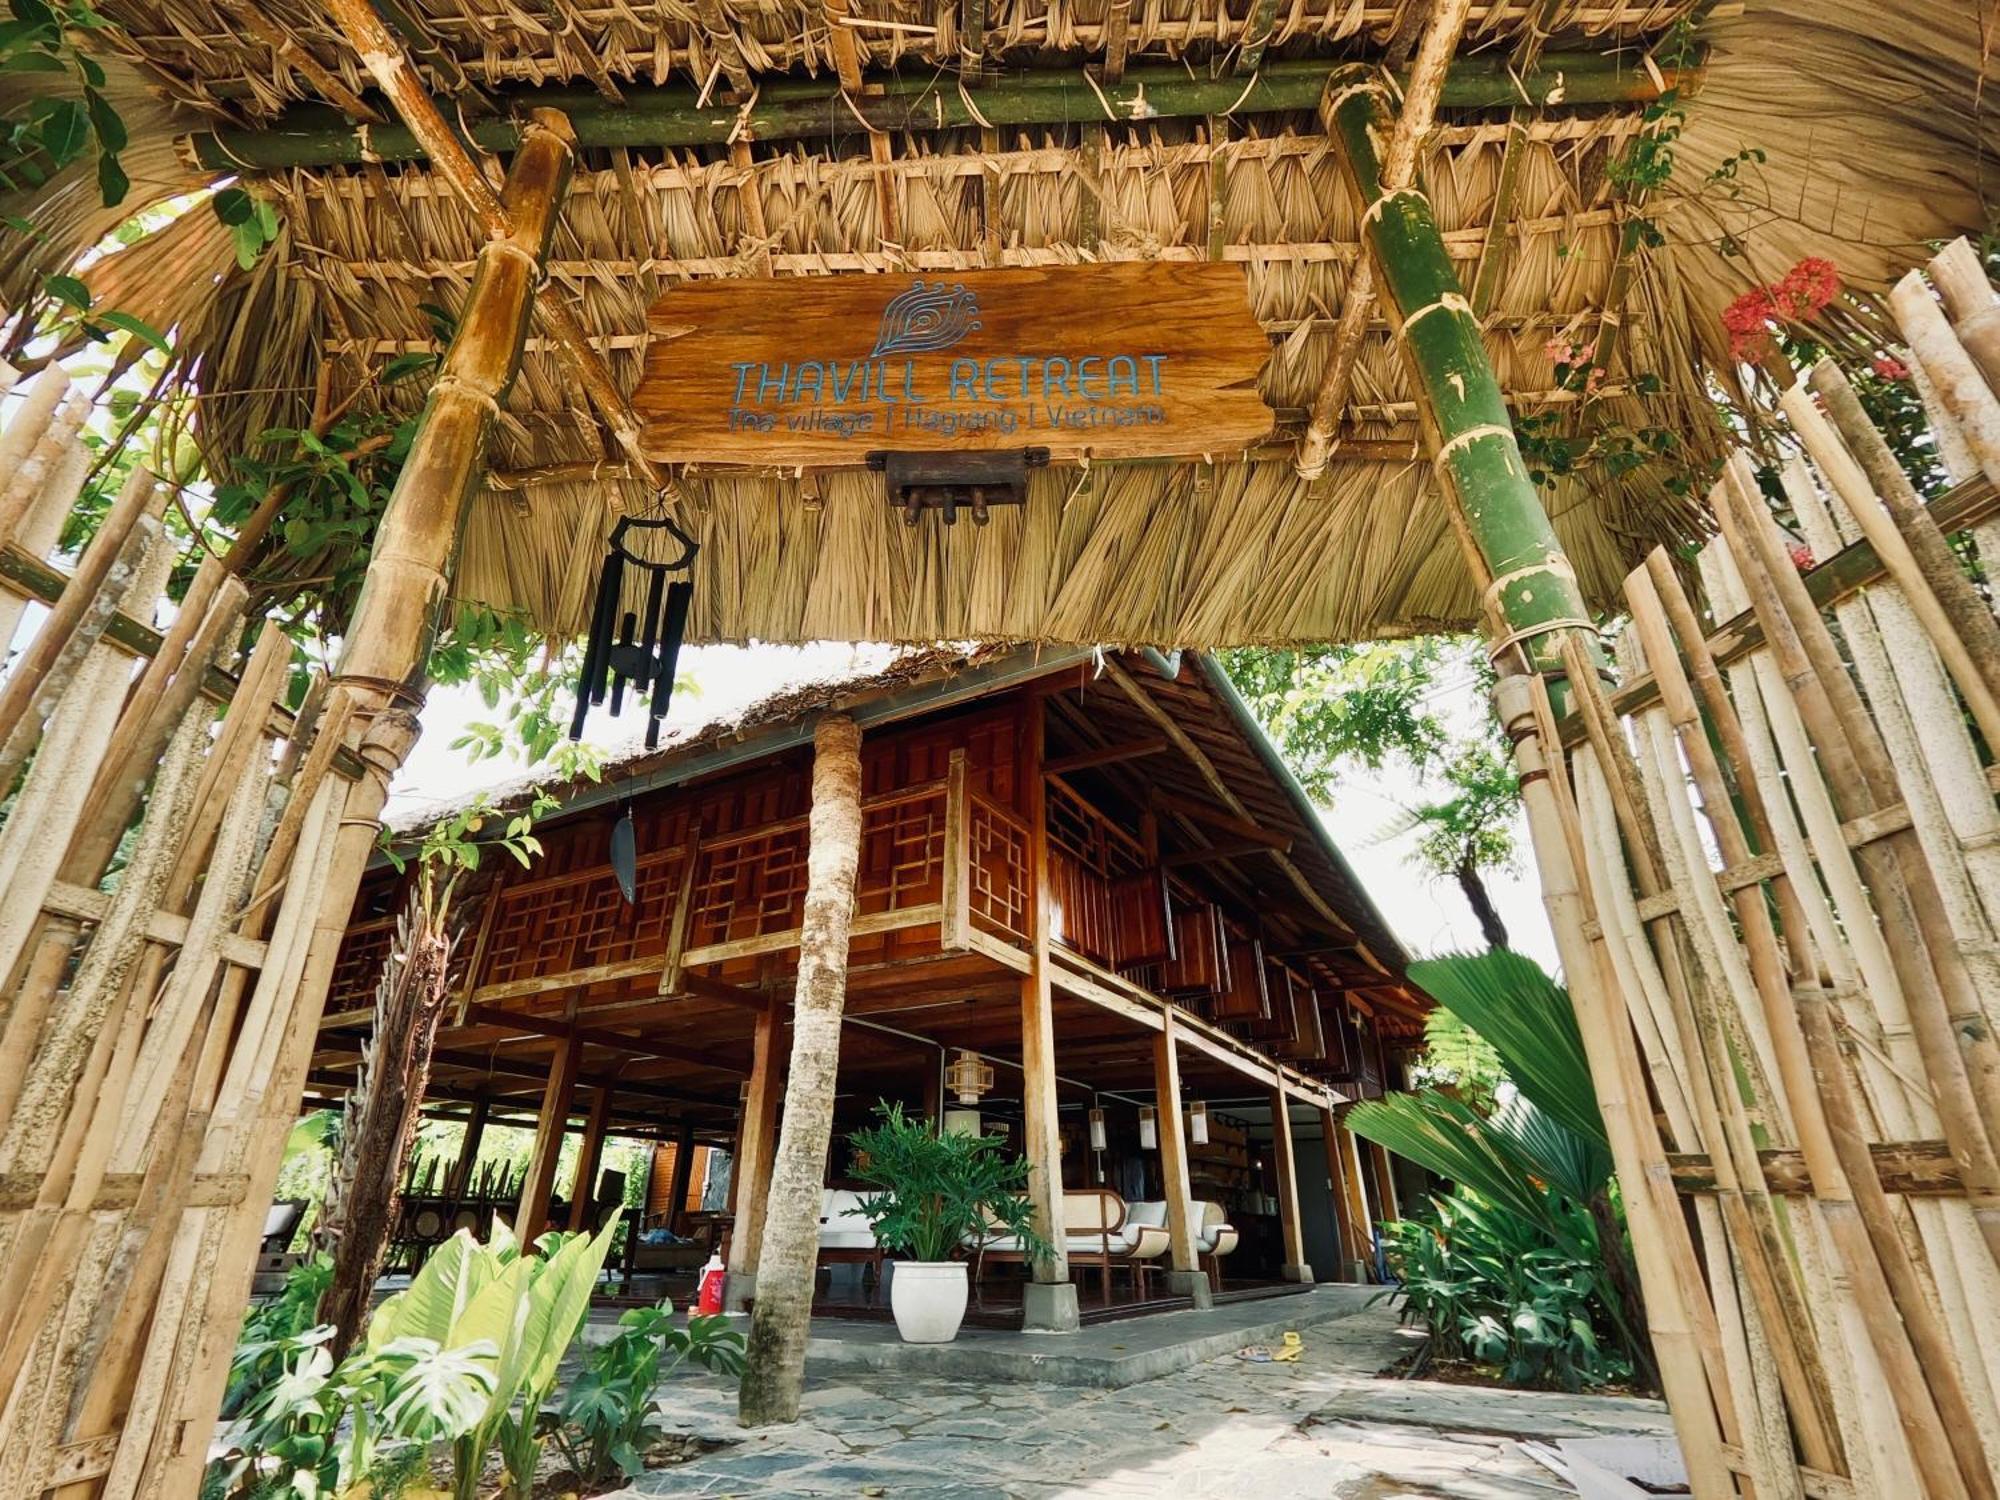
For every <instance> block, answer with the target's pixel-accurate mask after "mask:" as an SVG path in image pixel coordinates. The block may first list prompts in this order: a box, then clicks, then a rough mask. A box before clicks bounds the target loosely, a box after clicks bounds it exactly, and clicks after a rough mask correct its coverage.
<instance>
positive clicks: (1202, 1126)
mask: <svg viewBox="0 0 2000 1500" xmlns="http://www.w3.org/2000/svg"><path fill="white" fill-rule="evenodd" d="M1188 1139H1189V1140H1190V1141H1192V1142H1194V1144H1195V1145H1197V1146H1206V1145H1207V1144H1208V1106H1207V1105H1206V1104H1204V1103H1203V1102H1202V1101H1201V1100H1199V1099H1197V1100H1195V1101H1194V1103H1192V1104H1190V1105H1189V1106H1188Z"/></svg>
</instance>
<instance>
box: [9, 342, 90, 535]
mask: <svg viewBox="0 0 2000 1500" xmlns="http://www.w3.org/2000/svg"><path fill="white" fill-rule="evenodd" d="M68 394H69V371H67V370H65V369H64V368H63V367H62V366H61V365H59V364H54V363H51V364H49V365H47V366H45V367H44V368H43V370H42V372H41V373H40V374H39V375H37V376H36V377H35V378H34V379H33V380H31V381H30V382H29V383H28V389H27V393H26V394H25V395H24V396H23V397H22V399H21V404H20V405H19V406H18V407H16V408H15V411H14V415H13V418H12V420H10V421H9V422H8V423H7V425H6V427H5V428H4V429H0V475H5V476H6V478H5V480H4V481H0V483H4V484H6V485H7V487H8V488H7V489H6V490H0V494H4V495H8V496H10V497H11V494H12V485H13V481H14V478H15V476H16V475H18V474H19V473H20V472H21V471H22V470H23V469H24V468H26V467H27V465H28V462H29V460H30V459H32V458H33V457H34V455H35V450H36V448H37V447H39V446H40V444H41V442H42V440H43V439H44V438H45V437H46V436H47V435H48V432H49V430H50V428H51V427H53V426H54V425H55V424H56V422H57V420H58V413H59V411H60V410H61V409H62V407H63V403H64V397H66V396H67V395H68ZM72 430H74V429H72ZM21 508H22V509H25V508H26V501H25V499H24V500H22V501H21ZM19 522H20V512H19V511H18V510H14V509H13V508H12V506H11V505H10V507H9V510H8V511H6V512H0V523H4V524H0V542H8V541H12V540H13V538H14V531H15V528H16V526H18V525H19Z"/></svg>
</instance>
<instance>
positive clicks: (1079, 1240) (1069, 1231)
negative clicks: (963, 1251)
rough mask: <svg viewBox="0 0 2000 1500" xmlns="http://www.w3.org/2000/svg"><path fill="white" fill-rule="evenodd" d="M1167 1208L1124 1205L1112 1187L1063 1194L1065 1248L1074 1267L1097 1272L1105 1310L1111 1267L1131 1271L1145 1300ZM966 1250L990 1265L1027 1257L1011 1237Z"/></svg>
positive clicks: (1163, 1238)
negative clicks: (993, 1262) (1093, 1268)
mask: <svg viewBox="0 0 2000 1500" xmlns="http://www.w3.org/2000/svg"><path fill="white" fill-rule="evenodd" d="M1155 1208H1157V1209H1158V1210H1159V1212H1158V1214H1157V1216H1156V1215H1155V1214H1154V1213H1153V1211H1152V1210H1153V1209H1155ZM1166 1209H1167V1206H1166V1204H1164V1203H1160V1204H1140V1203H1134V1204H1127V1203H1126V1201H1125V1200H1124V1199H1123V1198H1121V1197H1119V1196H1118V1194H1116V1193H1114V1192H1112V1191H1111V1189H1110V1188H1066V1189H1064V1191H1063V1248H1064V1249H1065V1250H1066V1251H1067V1252H1068V1253H1069V1258H1070V1260H1071V1261H1072V1262H1074V1263H1080V1264H1082V1265H1085V1266H1096V1267H1097V1271H1098V1285H1099V1288H1100V1295H1101V1296H1102V1298H1103V1301H1104V1304H1105V1306H1107V1307H1108V1306H1110V1305H1111V1272H1112V1269H1113V1268H1114V1267H1124V1268H1126V1269H1129V1270H1130V1271H1131V1272H1132V1277H1133V1280H1134V1282H1135V1283H1136V1286H1137V1290H1138V1292H1139V1295H1140V1296H1141V1297H1144V1296H1145V1295H1146V1290H1147V1287H1146V1283H1147V1273H1148V1271H1149V1270H1150V1269H1151V1266H1152V1263H1153V1262H1154V1261H1156V1260H1158V1259H1159V1258H1160V1257H1161V1256H1162V1255H1165V1254H1166V1253H1167V1243H1168V1240H1167V1219H1166ZM966 1248H967V1249H970V1250H975V1251H977V1252H978V1253H979V1254H980V1255H981V1256H982V1257H983V1258H984V1259H986V1260H992V1261H1002V1262H1004V1261H1022V1260H1025V1259H1026V1258H1027V1257H1026V1255H1025V1253H1024V1252H1023V1250H1022V1247H1021V1240H1020V1237H1019V1236H1018V1235H1012V1234H995V1235H991V1236H988V1237H987V1239H986V1240H985V1241H984V1242H983V1243H977V1244H975V1243H974V1242H972V1241H968V1242H967V1246H966Z"/></svg>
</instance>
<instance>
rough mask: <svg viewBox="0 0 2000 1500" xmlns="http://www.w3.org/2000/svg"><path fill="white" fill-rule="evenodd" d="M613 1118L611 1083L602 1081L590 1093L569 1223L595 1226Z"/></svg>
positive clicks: (570, 1196) (592, 1227)
mask: <svg viewBox="0 0 2000 1500" xmlns="http://www.w3.org/2000/svg"><path fill="white" fill-rule="evenodd" d="M610 1120H611V1087H610V1085H609V1084H602V1083H600V1084H599V1085H598V1086H597V1087H596V1088H595V1089H593V1090H591V1094H590V1118H589V1119H587V1120H586V1121H585V1122H584V1126H583V1149H582V1150H581V1151H579V1152H577V1154H576V1181H575V1183H574V1184H573V1185H572V1186H571V1188H570V1191H569V1227H570V1228H571V1229H595V1228H596V1227H597V1226H596V1225H595V1224H594V1223H592V1222H591V1215H590V1210H591V1206H592V1202H593V1200H594V1198H595V1196H596V1193H597V1168H598V1164H599V1163H600V1162H602V1161H603V1160H604V1127H605V1126H606V1125H607V1124H609V1123H610Z"/></svg>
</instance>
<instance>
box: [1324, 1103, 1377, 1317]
mask: <svg viewBox="0 0 2000 1500" xmlns="http://www.w3.org/2000/svg"><path fill="white" fill-rule="evenodd" d="M1319 1134H1320V1140H1321V1141H1322V1142H1323V1143H1324V1144H1325V1146H1326V1192H1327V1196H1328V1198H1330V1199H1331V1200H1332V1202H1333V1242H1334V1246H1335V1248H1336V1249H1337V1250H1338V1251H1339V1252H1340V1269H1339V1271H1338V1272H1336V1273H1335V1276H1334V1280H1336V1281H1347V1280H1350V1279H1352V1280H1366V1279H1367V1278H1366V1276H1365V1275H1362V1276H1356V1275H1355V1274H1354V1271H1353V1270H1352V1267H1353V1266H1354V1264H1355V1262H1356V1261H1358V1260H1360V1259H1361V1258H1362V1257H1361V1256H1359V1255H1358V1254H1357V1253H1356V1251H1355V1238H1354V1216H1353V1209H1352V1207H1351V1206H1350V1204H1349V1202H1348V1198H1347V1181H1346V1178H1347V1172H1346V1165H1345V1163H1343V1162H1342V1160H1341V1149H1342V1147H1341V1142H1340V1134H1341V1131H1340V1121H1339V1120H1337V1119H1336V1118H1334V1113H1333V1111H1332V1110H1330V1109H1325V1108H1322V1109H1321V1110H1320V1111H1319Z"/></svg>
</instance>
